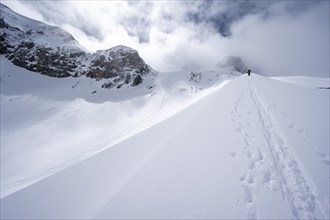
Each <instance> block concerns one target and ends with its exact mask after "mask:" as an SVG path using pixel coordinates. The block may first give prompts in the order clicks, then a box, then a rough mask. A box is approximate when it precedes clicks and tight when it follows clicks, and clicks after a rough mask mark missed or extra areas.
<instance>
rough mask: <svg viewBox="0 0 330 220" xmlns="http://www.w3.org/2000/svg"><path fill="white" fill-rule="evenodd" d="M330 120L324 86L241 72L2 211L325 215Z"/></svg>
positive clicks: (18, 214)
mask: <svg viewBox="0 0 330 220" xmlns="http://www.w3.org/2000/svg"><path fill="white" fill-rule="evenodd" d="M165 84H166V83H165ZM174 90H175V89H174V88H172V91H174ZM205 94H206V93H205ZM156 96H157V95H156ZM152 97H153V96H152ZM178 103H180V101H179V102H178ZM178 103H176V104H178ZM175 106H176V105H173V107H175ZM102 108H104V106H103V107H102ZM172 115H173V114H172ZM328 121H329V91H328V90H326V89H314V88H306V87H298V86H295V85H291V84H287V83H282V82H279V81H276V80H271V79H268V78H265V77H261V76H258V75H254V74H252V76H251V77H247V76H242V77H239V78H237V79H234V80H232V81H231V82H230V83H229V84H227V85H226V86H224V87H222V86H219V87H217V88H214V89H212V90H209V93H208V95H206V96H204V97H202V98H201V99H199V101H197V102H195V103H194V104H191V103H190V104H189V105H187V106H186V107H185V108H183V109H182V111H179V112H178V111H176V114H174V115H173V116H172V117H168V118H167V119H166V120H164V121H162V122H160V123H157V124H156V125H154V126H152V127H149V129H144V130H142V131H140V132H139V133H138V134H136V135H134V136H130V137H129V138H126V139H125V140H123V141H122V142H120V143H117V144H116V145H115V146H113V147H111V148H109V149H106V150H103V151H101V152H100V153H98V154H96V155H94V156H93V157H90V158H89V159H86V160H83V161H82V162H80V163H77V164H75V165H74V166H71V167H69V168H67V169H64V170H63V171H61V172H58V173H56V174H54V175H52V176H50V177H48V178H45V179H43V180H41V181H38V182H36V183H35V184H32V185H30V186H28V187H26V188H24V189H22V190H20V191H17V192H15V193H13V194H11V195H8V196H6V197H5V198H3V199H1V210H2V212H1V217H2V218H114V219H119V218H142V219H146V218H166V219H169V218H175V219H178V218H186V219H187V218H189V219H190V218H198V219H206V218H218V219H219V218H222V219H224V218H225V219H228V218H229V219H246V218H260V219H292V218H294V219H315V218H317V219H327V218H329V165H330V162H329V124H328ZM93 128H94V127H93ZM2 135H3V133H2ZM2 137H3V136H2ZM102 138H104V136H103V137H102ZM47 159H48V158H47ZM1 167H3V166H1ZM17 210H19V211H17Z"/></svg>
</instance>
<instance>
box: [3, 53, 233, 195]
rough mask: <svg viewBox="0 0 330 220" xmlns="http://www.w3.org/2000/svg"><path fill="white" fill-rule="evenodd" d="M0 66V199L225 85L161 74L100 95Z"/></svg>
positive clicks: (72, 82)
mask: <svg viewBox="0 0 330 220" xmlns="http://www.w3.org/2000/svg"><path fill="white" fill-rule="evenodd" d="M0 64H1V65H0V73H1V74H0V88H1V96H0V97H1V120H0V121H1V198H2V197H5V196H7V195H9V194H11V193H13V192H15V191H17V190H19V189H22V188H24V187H26V186H28V185H30V184H32V183H35V182H37V181H39V180H40V179H43V178H46V177H48V176H50V175H52V174H54V173H56V172H58V171H60V170H63V169H65V168H67V167H70V166H72V165H73V164H75V163H78V162H80V161H82V160H84V159H86V158H88V157H90V156H92V155H94V154H96V153H97V152H100V151H102V150H103V149H106V148H109V147H111V146H112V145H114V144H116V143H118V142H120V141H122V140H124V139H126V138H128V137H131V136H133V135H135V134H136V133H138V132H141V131H143V130H144V129H146V128H148V127H150V126H152V125H154V124H156V123H158V122H160V121H162V120H164V119H166V118H168V117H170V116H171V115H173V114H175V113H176V112H178V111H180V110H182V109H183V108H185V107H187V106H189V105H190V104H191V103H193V102H195V101H196V100H198V99H199V98H201V97H203V96H204V95H205V94H207V93H209V92H210V91H212V88H210V89H207V88H208V87H211V86H213V85H215V84H216V83H222V82H223V81H224V80H226V79H227V78H230V77H231V76H230V75H226V74H220V73H219V75H218V76H216V77H213V78H212V79H213V81H212V83H211V82H210V81H208V80H207V83H203V82H204V81H206V80H202V82H191V81H189V80H188V79H189V72H181V73H176V74H174V73H167V74H165V73H164V74H162V76H161V77H158V78H157V80H156V81H155V82H154V83H155V84H156V86H155V88H153V89H152V90H145V89H144V88H145V86H146V85H147V84H148V83H149V82H148V81H144V82H142V83H141V84H140V85H141V86H137V87H123V88H121V89H120V90H105V89H102V88H101V85H102V84H103V83H104V81H102V80H99V81H95V80H93V79H91V78H88V77H84V76H82V77H79V78H50V77H47V76H43V75H39V74H35V73H33V72H30V71H28V70H25V69H23V68H19V67H17V66H15V65H13V64H12V63H11V62H10V61H8V60H7V59H5V58H4V57H1V58H0ZM205 76H207V74H205ZM203 78H204V77H203ZM150 91H153V93H152V94H150ZM50 134H51V135H50ZM31 137H33V138H31ZM26 143H28V145H27V144H26Z"/></svg>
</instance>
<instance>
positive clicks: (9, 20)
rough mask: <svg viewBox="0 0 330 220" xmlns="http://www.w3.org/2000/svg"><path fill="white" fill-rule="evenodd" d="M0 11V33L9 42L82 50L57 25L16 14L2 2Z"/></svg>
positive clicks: (82, 49)
mask: <svg viewBox="0 0 330 220" xmlns="http://www.w3.org/2000/svg"><path fill="white" fill-rule="evenodd" d="M0 11H1V18H0V23H1V28H2V30H1V35H3V34H5V35H6V38H7V39H8V41H10V42H11V44H19V43H21V42H22V41H26V42H33V43H34V44H36V45H41V46H46V47H50V48H53V49H63V50H70V51H75V52H80V51H84V48H83V47H82V46H81V45H80V44H79V43H78V41H76V40H75V39H74V37H73V36H72V35H71V34H70V33H68V32H66V31H65V30H63V29H61V28H59V27H56V26H51V25H48V24H45V23H42V22H40V21H36V20H33V19H30V18H27V17H25V16H22V15H20V14H17V13H16V12H14V11H12V10H11V9H10V8H8V7H6V6H4V5H3V4H0Z"/></svg>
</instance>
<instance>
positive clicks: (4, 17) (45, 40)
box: [0, 4, 157, 88]
mask: <svg viewBox="0 0 330 220" xmlns="http://www.w3.org/2000/svg"><path fill="white" fill-rule="evenodd" d="M0 10H1V18H0V30H1V32H0V54H4V55H5V56H6V58H7V59H9V60H11V61H12V62H13V63H14V64H15V65H17V66H20V67H24V68H26V69H28V70H31V71H34V72H38V73H41V74H43V75H47V76H51V77H69V76H74V77H78V76H82V75H85V76H87V77H91V78H96V79H98V80H100V79H108V80H107V81H106V82H104V84H103V86H102V87H103V88H114V87H115V88H121V87H123V86H124V85H125V86H126V87H132V86H137V85H140V84H141V83H142V82H143V81H148V82H150V83H149V84H148V85H145V87H147V88H151V87H152V81H153V80H154V79H155V78H156V76H157V72H156V71H154V70H153V69H152V68H151V67H150V66H148V65H147V64H146V63H145V62H144V61H143V59H142V58H141V57H140V56H139V54H138V52H137V51H136V50H134V49H132V48H129V47H124V46H116V47H113V48H111V49H108V50H101V51H97V52H96V53H92V54H91V53H88V52H86V51H85V50H84V49H83V47H82V46H81V45H80V44H79V43H78V42H77V41H76V40H75V39H74V38H73V36H72V35H71V34H69V33H68V32H66V31H64V30H62V29H61V28H59V27H55V26H50V25H47V24H44V23H42V22H39V21H35V20H32V19H29V18H27V17H24V16H21V15H19V14H17V13H15V12H13V11H12V10H11V9H9V8H8V7H6V6H4V5H2V4H0ZM147 78H151V79H147Z"/></svg>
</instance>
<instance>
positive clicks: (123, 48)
mask: <svg viewBox="0 0 330 220" xmlns="http://www.w3.org/2000/svg"><path fill="white" fill-rule="evenodd" d="M136 52H137V51H136V50H134V49H132V48H130V47H126V46H123V45H118V46H115V47H112V48H110V49H106V50H98V51H96V53H120V54H128V53H136Z"/></svg>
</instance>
